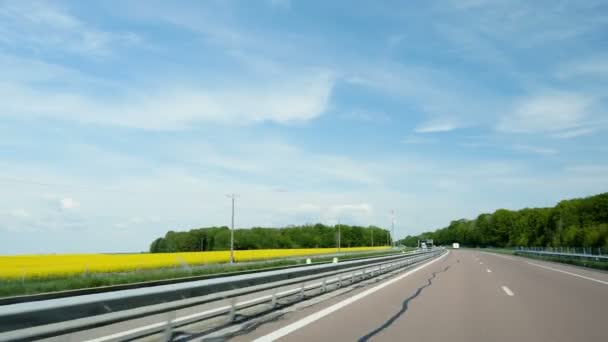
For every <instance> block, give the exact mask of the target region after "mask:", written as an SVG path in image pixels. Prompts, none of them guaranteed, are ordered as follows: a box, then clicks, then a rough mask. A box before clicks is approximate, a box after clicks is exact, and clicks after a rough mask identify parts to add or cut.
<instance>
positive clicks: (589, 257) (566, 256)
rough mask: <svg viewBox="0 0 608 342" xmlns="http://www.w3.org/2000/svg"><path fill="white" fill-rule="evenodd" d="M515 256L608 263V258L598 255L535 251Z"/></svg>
mask: <svg viewBox="0 0 608 342" xmlns="http://www.w3.org/2000/svg"><path fill="white" fill-rule="evenodd" d="M515 254H528V255H537V256H546V257H556V258H562V259H587V260H595V261H608V256H606V255H598V254H582V253H561V252H548V251H540V250H539V251H535V250H516V251H515Z"/></svg>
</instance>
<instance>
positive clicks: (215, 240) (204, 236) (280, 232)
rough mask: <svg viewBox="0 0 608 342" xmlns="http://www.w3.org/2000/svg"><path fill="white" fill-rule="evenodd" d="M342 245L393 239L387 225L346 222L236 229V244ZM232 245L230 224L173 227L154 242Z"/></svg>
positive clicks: (188, 247) (155, 249)
mask: <svg viewBox="0 0 608 342" xmlns="http://www.w3.org/2000/svg"><path fill="white" fill-rule="evenodd" d="M338 233H339V234H340V241H341V245H342V247H365V246H388V245H390V244H391V243H392V240H391V236H390V232H389V231H388V230H387V229H383V228H379V227H375V226H369V227H361V226H349V225H346V224H341V225H335V226H326V225H324V224H321V223H317V224H314V225H303V226H289V227H286V228H262V227H254V228H251V229H235V230H234V248H235V249H236V250H252V249H299V248H333V247H336V245H337V241H338ZM229 249H230V228H228V227H209V228H197V229H192V230H189V231H185V232H175V231H169V232H167V234H165V236H164V237H160V238H158V239H156V240H154V242H152V244H151V246H150V252H152V253H172V252H197V251H225V250H229Z"/></svg>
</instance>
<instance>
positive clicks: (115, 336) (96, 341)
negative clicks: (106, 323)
mask: <svg viewBox="0 0 608 342" xmlns="http://www.w3.org/2000/svg"><path fill="white" fill-rule="evenodd" d="M165 324H167V322H160V323H155V324H150V325H146V326H145V327H140V328H136V329H132V330H129V331H123V332H119V333H116V334H112V335H107V336H103V337H100V338H95V339H92V340H88V341H86V342H102V341H110V340H116V339H120V338H123V337H125V336H128V335H130V334H132V333H137V332H140V331H146V330H147V329H150V328H156V327H162V326H164V325H165Z"/></svg>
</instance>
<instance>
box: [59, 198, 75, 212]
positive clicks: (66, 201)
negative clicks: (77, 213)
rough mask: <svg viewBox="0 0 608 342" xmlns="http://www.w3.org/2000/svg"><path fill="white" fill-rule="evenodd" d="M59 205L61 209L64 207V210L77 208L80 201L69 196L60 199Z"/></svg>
mask: <svg viewBox="0 0 608 342" xmlns="http://www.w3.org/2000/svg"><path fill="white" fill-rule="evenodd" d="M59 205H60V207H61V209H64V210H73V209H78V208H79V207H80V203H79V202H77V201H76V200H74V199H73V198H71V197H64V198H62V199H60V200H59Z"/></svg>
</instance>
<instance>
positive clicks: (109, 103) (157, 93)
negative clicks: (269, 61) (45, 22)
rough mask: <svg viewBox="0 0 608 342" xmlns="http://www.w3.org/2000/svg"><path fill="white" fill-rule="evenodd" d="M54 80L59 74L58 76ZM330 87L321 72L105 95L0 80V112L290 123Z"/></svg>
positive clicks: (139, 122) (163, 121) (142, 122)
mask: <svg viewBox="0 0 608 342" xmlns="http://www.w3.org/2000/svg"><path fill="white" fill-rule="evenodd" d="M1 69H2V68H1V67H0V70H1ZM49 74H51V73H49ZM292 76H293V75H292ZM53 81H56V82H62V79H61V78H60V77H57V78H56V79H53ZM332 87H333V80H332V78H331V76H329V75H328V74H326V73H321V74H313V75H306V76H293V78H290V79H274V80H266V83H265V84H263V85H258V84H233V85H229V86H226V87H223V88H222V87H218V86H215V87H212V86H211V85H209V86H208V87H205V86H197V85H184V84H176V85H173V86H170V85H165V87H163V89H154V88H148V89H128V90H127V91H126V92H124V91H125V90H124V89H120V88H119V89H117V90H118V91H122V92H123V93H121V95H118V96H116V97H114V98H106V97H99V96H91V95H88V94H87V93H84V92H81V91H80V90H77V89H72V90H69V91H66V90H64V89H61V88H52V89H49V88H44V87H40V86H38V85H37V84H36V83H34V82H29V81H17V82H11V83H2V82H0V92H1V93H2V94H3V97H4V98H5V101H2V103H1V104H0V112H1V113H0V116H5V117H14V118H21V119H23V118H50V119H59V120H67V121H76V122H83V123H93V124H103V125H115V126H126V127H135V128H143V129H154V130H167V129H169V130H172V129H182V128H185V127H187V126H188V125H190V124H194V123H197V122H217V123H227V124H248V123H255V122H263V121H273V122H277V123H281V124H288V123H294V122H302V121H308V120H311V119H314V118H316V117H317V116H319V115H321V114H322V113H323V112H324V111H325V109H326V107H327V105H328V102H329V98H330V95H331V90H332Z"/></svg>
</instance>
